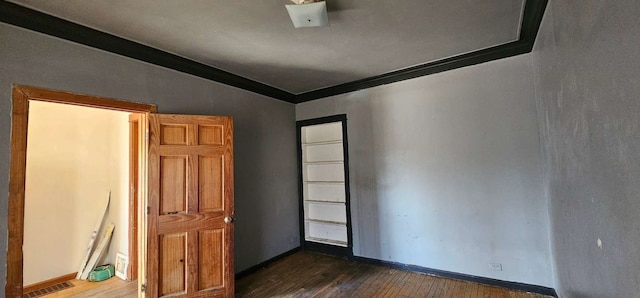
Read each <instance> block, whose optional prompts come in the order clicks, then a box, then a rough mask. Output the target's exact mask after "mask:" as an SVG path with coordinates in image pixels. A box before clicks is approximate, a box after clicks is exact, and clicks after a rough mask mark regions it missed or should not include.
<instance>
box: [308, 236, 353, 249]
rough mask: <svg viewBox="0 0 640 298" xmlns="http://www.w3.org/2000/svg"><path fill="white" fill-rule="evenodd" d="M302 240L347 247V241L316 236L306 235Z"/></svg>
mask: <svg viewBox="0 0 640 298" xmlns="http://www.w3.org/2000/svg"><path fill="white" fill-rule="evenodd" d="M304 240H306V241H311V242H318V243H323V244H329V245H338V246H344V247H347V242H345V241H340V240H332V239H322V238H316V237H306V238H305V239H304Z"/></svg>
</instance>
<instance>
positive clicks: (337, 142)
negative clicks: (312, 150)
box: [302, 140, 342, 146]
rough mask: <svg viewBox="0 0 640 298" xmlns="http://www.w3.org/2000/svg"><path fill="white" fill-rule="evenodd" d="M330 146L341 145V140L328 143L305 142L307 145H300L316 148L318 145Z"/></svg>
mask: <svg viewBox="0 0 640 298" xmlns="http://www.w3.org/2000/svg"><path fill="white" fill-rule="evenodd" d="M331 144H342V140H329V141H320V142H307V143H302V146H318V145H331Z"/></svg>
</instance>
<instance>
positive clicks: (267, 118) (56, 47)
mask: <svg viewBox="0 0 640 298" xmlns="http://www.w3.org/2000/svg"><path fill="white" fill-rule="evenodd" d="M0 43H1V44H2V46H0V140H1V141H0V218H1V220H0V247H3V248H6V245H7V243H6V239H7V193H8V188H7V186H8V181H9V177H8V174H9V135H10V127H11V119H10V115H11V85H12V84H23V85H31V86H37V87H44V88H51V89H57V90H65V91H72V92H75V93H84V94H91V95H98V96H104V97H111V98H120V99H126V100H134V101H140V102H147V103H154V104H157V105H158V109H159V112H161V113H180V114H209V115H230V116H233V117H234V125H235V126H234V127H235V144H234V145H235V182H236V185H235V195H236V196H235V199H236V215H237V218H238V220H237V221H236V235H235V236H236V237H235V239H236V242H235V245H236V249H235V252H236V254H235V261H236V271H239V270H243V269H246V268H247V267H249V266H252V265H255V264H257V263H259V262H262V261H264V260H266V259H268V258H271V257H273V256H275V255H278V254H280V253H282V252H285V251H287V250H289V249H292V248H294V247H297V246H298V245H299V240H298V235H299V234H298V216H297V214H298V207H297V184H296V181H297V178H296V177H297V171H296V166H295V164H296V159H295V158H296V152H295V110H294V106H293V105H292V104H289V103H285V102H281V101H277V100H274V99H271V98H268V97H264V96H261V95H257V94H253V93H249V92H246V91H242V90H240V89H235V88H232V87H228V86H225V85H222V84H218V83H214V82H211V81H208V80H204V79H200V78H197V77H194V76H190V75H186V74H183V73H179V72H176V71H172V70H168V69H164V68H161V67H157V66H154V65H150V64H147V63H142V62H139V61H136V60H132V59H129V58H124V57H121V56H118V55H114V54H110V53H106V52H103V51H100V50H96V49H92V48H88V47H85V46H81V45H77V44H74V43H70V42H67V41H63V40H60V39H57V38H53V37H49V36H45V35H42V34H38V33H33V32H30V31H27V30H24V29H18V28H15V27H12V26H9V25H6V24H0ZM2 251H3V252H2V253H0V267H2V268H4V264H5V261H6V255H5V253H4V250H2ZM0 272H1V273H0V286H1V287H2V288H4V282H5V278H4V277H5V271H4V270H0Z"/></svg>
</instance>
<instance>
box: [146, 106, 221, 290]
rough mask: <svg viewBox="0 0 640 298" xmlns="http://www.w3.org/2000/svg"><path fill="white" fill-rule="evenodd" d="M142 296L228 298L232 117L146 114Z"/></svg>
mask: <svg viewBox="0 0 640 298" xmlns="http://www.w3.org/2000/svg"><path fill="white" fill-rule="evenodd" d="M148 162H149V173H148V174H149V182H148V183H149V194H148V195H149V199H148V219H147V220H148V226H147V228H148V235H147V241H148V243H147V245H148V247H147V286H146V290H145V294H146V297H163V296H172V297H173V296H175V297H232V296H233V291H234V288H233V287H234V274H233V223H232V219H233V216H234V215H233V123H232V119H231V117H213V116H190V115H162V114H151V115H150V117H149V161H148Z"/></svg>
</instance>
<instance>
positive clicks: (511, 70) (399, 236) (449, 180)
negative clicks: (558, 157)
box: [296, 55, 552, 286]
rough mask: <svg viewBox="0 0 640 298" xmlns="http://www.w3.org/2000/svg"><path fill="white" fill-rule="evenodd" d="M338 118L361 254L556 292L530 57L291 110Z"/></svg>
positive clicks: (303, 114) (357, 249)
mask: <svg viewBox="0 0 640 298" xmlns="http://www.w3.org/2000/svg"><path fill="white" fill-rule="evenodd" d="M339 113H346V114H347V118H348V121H347V127H348V141H349V163H350V164H349V167H350V180H351V181H350V183H351V185H350V187H351V202H352V209H351V210H352V219H353V233H354V235H353V238H354V239H353V240H354V254H355V255H358V256H364V257H369V258H375V259H381V260H387V261H393V262H400V263H405V264H413V265H419V266H424V267H429V268H434V269H441V270H447V271H453V272H458V273H465V274H471V275H476V276H484V277H490V278H496V279H500V280H507V281H516V282H523V283H529V284H535V285H541V286H552V279H551V265H550V257H549V237H548V230H547V227H548V226H547V224H548V219H547V205H546V201H545V197H544V196H543V191H542V179H541V155H540V144H539V142H538V127H537V121H536V105H535V100H534V89H533V74H532V63H531V57H530V55H521V56H518V57H513V58H508V59H503V60H499V61H494V62H489V63H484V64H480V65H476V66H472V67H466V68H461V69H457V70H452V71H448V72H445V73H440V74H436V75H430V76H426V77H421V78H416V79H412V80H407V81H403V82H398V83H394V84H389V85H384V86H380V87H376V88H371V89H367V90H362V91H358V92H352V93H348V94H343V95H337V96H333V97H330V98H326V99H321V100H317V101H312V102H308V103H303V104H298V105H296V118H297V119H298V120H303V119H309V118H315V117H322V116H328V115H333V114H339ZM489 263H501V264H502V266H503V271H491V270H489Z"/></svg>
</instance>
